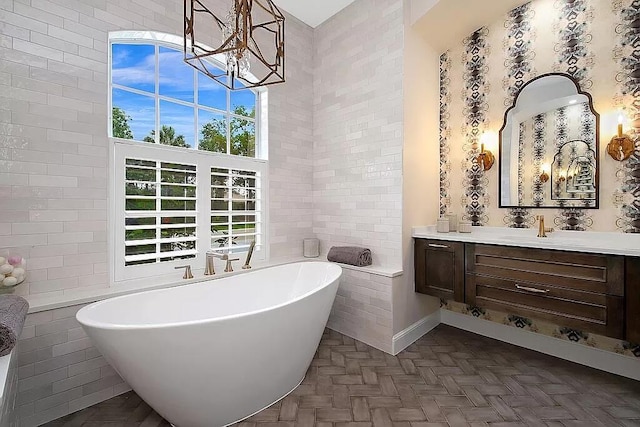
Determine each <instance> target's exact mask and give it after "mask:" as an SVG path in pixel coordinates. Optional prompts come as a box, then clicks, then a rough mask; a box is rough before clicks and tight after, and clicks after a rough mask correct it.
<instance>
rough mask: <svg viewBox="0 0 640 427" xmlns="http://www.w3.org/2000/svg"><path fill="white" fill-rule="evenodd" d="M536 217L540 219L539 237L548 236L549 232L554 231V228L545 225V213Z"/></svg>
mask: <svg viewBox="0 0 640 427" xmlns="http://www.w3.org/2000/svg"><path fill="white" fill-rule="evenodd" d="M536 219H537V220H538V237H547V233H551V232H553V228H546V227H545V226H544V215H538V216H536Z"/></svg>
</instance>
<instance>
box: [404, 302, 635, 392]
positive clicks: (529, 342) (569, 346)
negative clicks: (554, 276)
mask: <svg viewBox="0 0 640 427" xmlns="http://www.w3.org/2000/svg"><path fill="white" fill-rule="evenodd" d="M440 321H441V322H442V323H443V324H445V325H449V326H453V327H456V328H459V329H464V330H465V331H469V332H473V333H476V334H478V335H483V336H485V337H490V338H494V339H497V340H499V341H504V342H507V343H509V344H515V345H517V346H520V347H524V348H528V349H530V350H535V351H539V352H540V353H545V354H549V355H551V356H556V357H559V358H561V359H565V360H569V361H571V362H575V363H579V364H581V365H586V366H590V367H592V368H596V369H600V370H602V371H605V372H610V373H612V374H616V375H621V376H623V377H627V378H632V379H634V380H640V359H638V360H635V359H633V358H631V357H627V356H623V355H621V354H616V353H612V352H610V351H606V350H601V349H599V348H593V347H587V346H583V345H581V344H576V343H572V342H569V341H565V340H561V339H559V338H554V337H550V336H547V335H542V334H536V333H534V332H529V331H525V330H522V329H517V328H514V327H512V326H507V325H502V324H500V323H495V322H490V321H488V320H483V319H477V318H475V317H470V316H467V315H465V314H460V313H455V312H452V311H449V310H440ZM394 339H395V337H394Z"/></svg>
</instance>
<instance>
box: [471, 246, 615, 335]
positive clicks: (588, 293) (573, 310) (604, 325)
mask: <svg viewBox="0 0 640 427" xmlns="http://www.w3.org/2000/svg"><path fill="white" fill-rule="evenodd" d="M466 273H467V275H466V287H465V293H466V303H467V304H470V305H477V306H479V307H486V308H489V309H494V310H499V311H503V312H506V313H513V314H516V315H522V316H525V317H533V318H538V319H541V320H547V321H549V322H552V323H555V324H558V325H563V326H567V327H570V328H576V329H580V330H582V331H586V332H593V333H597V334H599V335H606V336H609V337H614V338H620V339H622V338H624V293H625V289H624V283H625V277H624V276H625V259H624V257H622V256H614V255H599V254H589V253H578V252H563V251H552V250H546V249H528V248H516V247H503V246H492V245H480V244H474V245H467V248H466Z"/></svg>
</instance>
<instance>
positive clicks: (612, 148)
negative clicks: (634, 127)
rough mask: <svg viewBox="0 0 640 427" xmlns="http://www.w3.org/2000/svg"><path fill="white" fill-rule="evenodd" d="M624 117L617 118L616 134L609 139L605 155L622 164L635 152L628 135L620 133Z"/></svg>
mask: <svg viewBox="0 0 640 427" xmlns="http://www.w3.org/2000/svg"><path fill="white" fill-rule="evenodd" d="M623 121H624V116H623V115H622V114H620V115H619V116H618V134H617V135H616V136H614V137H613V138H611V142H609V144H608V145H607V153H609V155H610V156H611V157H612V158H613V159H614V160H618V161H619V162H622V161H624V160H627V159H628V158H629V157H630V156H631V155H632V154H633V152H634V151H635V144H634V143H633V141H632V140H631V138H629V135H625V134H623V133H622V123H623Z"/></svg>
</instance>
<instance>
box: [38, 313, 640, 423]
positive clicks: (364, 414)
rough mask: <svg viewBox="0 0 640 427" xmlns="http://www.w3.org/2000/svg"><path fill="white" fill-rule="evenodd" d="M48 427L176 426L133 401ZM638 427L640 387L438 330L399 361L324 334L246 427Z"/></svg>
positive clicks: (131, 396) (127, 397)
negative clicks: (283, 389) (304, 368)
mask: <svg viewBox="0 0 640 427" xmlns="http://www.w3.org/2000/svg"><path fill="white" fill-rule="evenodd" d="M46 425H47V426H49V427H63V426H64V427H72V426H77V427H79V426H83V427H89V426H91V427H98V426H100V427H103V426H104V427H107V426H109V427H116V426H119V427H157V426H163V427H165V426H169V423H167V422H166V421H164V420H163V419H162V418H161V417H160V416H159V415H158V414H156V413H155V412H154V411H153V410H152V409H151V408H150V407H149V406H148V405H147V404H146V403H144V402H143V401H142V400H141V399H140V398H139V397H138V396H137V395H136V394H135V393H133V392H129V393H126V394H124V395H121V396H118V397H115V398H113V399H110V400H108V401H106V402H103V403H100V404H98V405H95V406H93V407H91V408H88V409H85V410H82V411H80V412H77V413H75V414H71V415H69V416H67V417H64V418H62V419H60V420H57V421H53V422H51V423H49V424H46ZM313 425H315V426H318V427H334V426H335V427H369V426H372V425H373V426H375V427H380V426H383V427H445V426H452V427H458V426H470V427H479V426H495V427H506V426H548V427H561V426H567V427H568V426H607V427H608V426H640V383H639V382H637V381H632V380H628V379H625V378H621V377H618V376H615V375H611V374H607V373H604V372H601V371H597V370H595V369H591V368H586V367H584V366H580V365H576V364H574V363H570V362H566V361H563V360H560V359H557V358H554V357H551V356H546V355H543V354H540V353H536V352H534V351H530V350H526V349H522V348H519V347H515V346H512V345H509V344H505V343H502V342H500V341H496V340H492V339H490V338H485V337H482V336H479V335H475V334H472V333H469V332H465V331H461V330H458V329H455V328H451V327H448V326H444V325H440V326H438V327H437V328H436V329H434V330H433V331H432V332H430V333H429V334H427V335H425V336H424V337H422V338H421V339H420V340H418V341H417V342H416V343H414V344H413V345H411V346H410V347H409V348H408V349H406V350H405V351H403V352H401V353H400V354H399V355H398V356H390V355H388V354H385V353H383V352H381V351H378V350H376V349H373V348H371V347H369V346H367V345H366V344H363V343H361V342H359V341H355V340H353V339H351V338H349V337H346V336H344V335H341V334H339V333H337V332H334V331H331V330H326V331H325V334H324V336H323V338H322V342H321V343H320V347H319V348H318V352H317V354H316V357H315V358H314V360H313V363H312V366H311V368H310V369H309V372H308V373H307V376H306V378H305V380H304V382H303V383H302V384H301V385H300V386H299V387H298V388H297V389H296V390H295V391H294V393H292V394H291V395H289V396H287V397H286V398H285V399H283V400H282V401H280V402H278V403H276V404H274V405H273V406H271V407H269V408H267V409H265V410H264V411H262V412H260V413H259V414H257V415H254V416H253V417H251V418H250V419H248V420H247V421H245V422H244V423H241V424H239V426H242V427H275V426H282V427H293V426H313Z"/></svg>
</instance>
